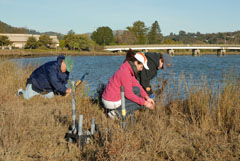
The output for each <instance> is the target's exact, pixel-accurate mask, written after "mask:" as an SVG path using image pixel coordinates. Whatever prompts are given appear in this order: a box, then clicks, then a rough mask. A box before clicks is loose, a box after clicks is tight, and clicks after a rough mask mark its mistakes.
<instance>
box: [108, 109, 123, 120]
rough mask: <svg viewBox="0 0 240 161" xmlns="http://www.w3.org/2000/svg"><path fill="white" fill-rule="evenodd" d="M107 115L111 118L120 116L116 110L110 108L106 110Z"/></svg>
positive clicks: (114, 118)
mask: <svg viewBox="0 0 240 161" xmlns="http://www.w3.org/2000/svg"><path fill="white" fill-rule="evenodd" d="M108 117H110V118H111V119H113V120H116V119H119V118H120V117H121V116H120V114H119V112H118V111H117V110H111V111H109V112H108Z"/></svg>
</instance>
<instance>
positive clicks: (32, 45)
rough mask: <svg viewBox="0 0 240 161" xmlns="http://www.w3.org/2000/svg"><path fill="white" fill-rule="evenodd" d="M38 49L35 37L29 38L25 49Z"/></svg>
mask: <svg viewBox="0 0 240 161" xmlns="http://www.w3.org/2000/svg"><path fill="white" fill-rule="evenodd" d="M37 47H38V42H37V39H36V38H35V37H33V36H32V37H29V38H28V40H27V42H26V44H25V49H36V48H37Z"/></svg>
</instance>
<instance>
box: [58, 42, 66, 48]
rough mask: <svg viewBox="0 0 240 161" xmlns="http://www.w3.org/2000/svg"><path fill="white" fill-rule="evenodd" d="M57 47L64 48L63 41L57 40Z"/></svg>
mask: <svg viewBox="0 0 240 161" xmlns="http://www.w3.org/2000/svg"><path fill="white" fill-rule="evenodd" d="M59 47H60V48H61V49H63V48H64V47H65V40H59Z"/></svg>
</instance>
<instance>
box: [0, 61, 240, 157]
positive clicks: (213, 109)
mask: <svg viewBox="0 0 240 161" xmlns="http://www.w3.org/2000/svg"><path fill="white" fill-rule="evenodd" d="M33 69H34V67H31V66H29V67H26V68H22V67H21V66H19V65H17V64H14V63H12V62H10V61H8V60H0V73H1V76H0V84H1V87H0V91H1V92H0V160H6V161H8V160H9V161H12V160H27V161H31V160H56V161H59V160H175V161H182V160H220V161H221V160H222V161H223V160H224V161H225V160H231V161H232V160H239V159H240V135H239V134H240V126H239V125H240V116H239V115H240V99H239V98H240V86H239V80H238V82H235V83H234V82H233V81H230V82H227V84H226V87H225V88H224V89H223V91H222V92H221V93H220V94H219V95H213V94H212V93H211V90H210V89H209V88H208V87H207V86H205V87H204V88H195V87H194V88H193V87H191V88H188V91H189V97H188V99H187V100H185V101H181V100H171V102H170V103H169V104H168V105H167V106H164V105H163V104H162V103H161V102H162V101H160V100H159V101H158V104H157V107H156V109H155V110H154V111H149V110H146V111H140V112H139V113H138V115H137V116H136V117H135V123H134V124H129V126H128V128H127V130H126V131H124V132H123V131H122V130H121V129H119V127H118V124H117V123H114V122H113V121H112V120H110V119H107V118H106V117H105V115H104V114H103V112H102V111H101V110H100V108H99V106H98V105H96V104H92V103H91V101H90V100H89V98H86V97H83V87H82V88H78V89H77V97H76V103H77V113H78V114H83V115H84V123H85V124H84V125H85V129H86V128H87V127H90V119H91V118H92V117H94V118H96V123H97V124H98V125H99V131H100V132H99V133H98V134H97V135H96V139H95V140H92V141H91V143H90V144H88V145H87V146H85V148H84V149H83V150H81V149H80V148H79V147H78V146H76V144H73V143H67V142H66V141H65V140H64V135H65V133H66V132H67V129H68V126H69V125H70V124H71V98H70V97H68V98H66V97H61V96H56V97H54V98H53V99H44V98H41V97H34V98H33V99H31V100H29V101H27V100H24V99H23V98H21V97H17V96H16V91H17V89H18V88H20V87H25V81H26V78H27V77H28V76H29V75H30V73H31V72H32V70H33ZM165 84H166V83H165ZM181 88H183V87H181ZM162 91H164V90H162ZM163 95H164V94H163V92H162V96H163ZM171 95H173V94H171ZM163 97H164V96H163Z"/></svg>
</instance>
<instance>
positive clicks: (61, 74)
mask: <svg viewBox="0 0 240 161" xmlns="http://www.w3.org/2000/svg"><path fill="white" fill-rule="evenodd" d="M72 67H73V62H72V59H71V58H70V57H65V56H63V55H60V56H58V57H57V61H51V62H47V63H45V64H43V65H41V66H40V67H39V68H37V69H35V70H34V71H33V73H32V74H31V75H30V78H28V80H27V86H26V89H25V90H23V89H19V90H18V95H21V94H23V97H24V98H25V99H30V98H32V97H33V96H36V95H41V96H43V97H45V98H52V97H53V96H54V94H60V95H66V94H70V93H71V88H66V84H67V81H68V79H69V73H70V72H71V70H72Z"/></svg>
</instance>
